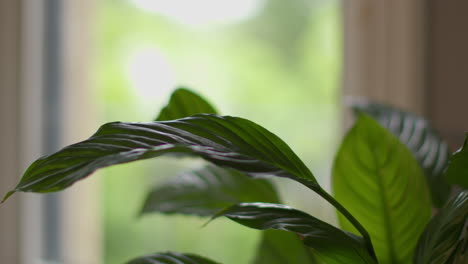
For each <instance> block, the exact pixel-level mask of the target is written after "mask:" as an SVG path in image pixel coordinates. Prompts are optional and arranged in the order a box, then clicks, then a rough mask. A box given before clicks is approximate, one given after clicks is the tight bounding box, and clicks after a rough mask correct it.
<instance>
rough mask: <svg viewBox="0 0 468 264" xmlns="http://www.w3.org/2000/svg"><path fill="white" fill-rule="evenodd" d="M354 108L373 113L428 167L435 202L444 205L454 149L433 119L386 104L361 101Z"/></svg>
mask: <svg viewBox="0 0 468 264" xmlns="http://www.w3.org/2000/svg"><path fill="white" fill-rule="evenodd" d="M353 108H354V110H355V111H356V112H357V113H360V112H364V113H366V114H368V115H370V116H371V117H373V118H374V119H375V120H377V121H378V122H379V123H380V124H381V125H382V126H383V127H385V128H387V129H388V130H389V131H390V132H392V133H393V135H395V136H396V137H397V138H398V139H400V141H401V142H402V143H403V144H405V145H406V147H407V148H409V150H410V151H411V152H412V153H413V155H414V156H415V157H416V160H417V161H418V163H419V165H420V166H421V167H423V168H424V171H425V175H426V178H427V182H428V184H429V187H430V189H431V197H432V202H433V204H434V206H436V207H441V206H443V205H444V203H445V202H446V201H447V199H448V197H449V194H450V188H451V187H450V185H449V184H448V183H447V182H446V180H445V179H444V177H443V172H444V170H445V168H446V167H447V163H448V159H449V156H450V152H449V149H448V145H447V143H446V142H445V141H444V140H442V138H441V137H440V136H439V134H438V133H437V132H436V131H435V129H434V128H433V127H432V126H431V124H430V122H429V121H428V120H426V119H424V118H422V117H419V116H417V115H414V114H412V113H408V112H404V111H401V110H399V109H396V108H394V107H391V106H388V105H384V104H377V103H359V104H355V105H353Z"/></svg>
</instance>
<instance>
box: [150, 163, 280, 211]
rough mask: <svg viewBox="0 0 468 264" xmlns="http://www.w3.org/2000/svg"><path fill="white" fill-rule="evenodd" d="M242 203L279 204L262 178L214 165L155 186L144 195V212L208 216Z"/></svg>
mask: <svg viewBox="0 0 468 264" xmlns="http://www.w3.org/2000/svg"><path fill="white" fill-rule="evenodd" d="M241 202H269V203H278V202H279V198H278V195H277V192H276V190H275V188H274V187H273V185H272V184H271V183H270V182H269V181H268V180H265V179H252V178H249V177H247V176H246V175H245V174H243V173H241V172H238V171H234V170H230V169H224V168H220V167H215V166H206V167H204V168H202V169H198V170H194V171H191V172H186V173H183V174H180V175H178V176H176V177H175V178H173V179H171V180H169V181H168V182H166V183H164V184H162V185H159V186H157V187H155V188H154V189H153V190H152V191H151V192H150V193H149V195H148V196H147V198H146V201H145V204H144V206H143V213H151V212H161V213H180V214H194V215H199V216H211V215H213V214H214V213H216V212H218V211H219V210H221V209H223V208H226V207H228V206H231V205H234V204H237V203H241Z"/></svg>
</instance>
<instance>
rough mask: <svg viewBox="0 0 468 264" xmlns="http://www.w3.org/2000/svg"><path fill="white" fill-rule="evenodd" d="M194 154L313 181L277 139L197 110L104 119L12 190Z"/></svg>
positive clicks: (54, 185)
mask: <svg viewBox="0 0 468 264" xmlns="http://www.w3.org/2000/svg"><path fill="white" fill-rule="evenodd" d="M169 153H172V154H178V155H179V156H181V155H182V156H198V157H201V158H203V159H205V160H207V161H210V162H212V163H214V164H216V165H218V166H223V167H228V168H232V169H237V170H239V171H242V172H244V173H246V174H248V175H250V176H262V175H272V176H278V177H287V178H291V179H294V180H296V181H299V182H301V183H303V184H305V185H307V186H309V187H310V186H312V187H316V186H317V181H316V180H315V178H314V176H313V175H312V173H311V172H310V171H309V169H308V168H307V167H306V166H305V165H304V163H303V162H302V161H301V160H300V159H299V158H298V157H297V156H296V154H294V152H293V151H292V150H291V149H290V148H289V146H287V145H286V143H284V142H283V141H282V140H281V139H280V138H278V137H277V136H276V135H274V134H272V133H271V132H269V131H268V130H266V129H265V128H263V127H261V126H259V125H257V124H255V123H253V122H251V121H249V120H246V119H242V118H238V117H231V116H217V115H208V114H200V115H195V116H192V117H187V118H182V119H178V120H173V121H160V122H149V123H121V122H113V123H107V124H105V125H103V126H101V128H99V130H98V131H97V132H96V133H95V134H94V135H93V136H92V137H91V138H89V139H88V140H85V141H82V142H79V143H76V144H73V145H70V146H68V147H66V148H64V149H62V150H60V151H58V152H56V153H54V154H52V155H50V156H45V157H42V158H40V159H39V160H37V161H35V162H34V163H33V164H32V165H31V166H30V167H29V168H28V169H27V170H26V172H25V173H24V175H23V177H22V179H21V181H20V182H19V184H18V185H17V186H16V188H15V189H14V190H13V191H11V192H10V193H8V194H7V196H6V198H7V197H8V196H9V195H11V194H12V193H13V192H17V191H30V192H52V191H59V190H62V189H64V188H66V187H68V186H70V185H72V184H73V183H75V182H76V181H78V180H80V179H83V178H85V177H86V176H88V175H89V174H91V173H93V172H94V171H95V170H97V169H100V168H104V167H108V166H111V165H116V164H121V163H126V162H132V161H137V160H144V159H149V158H154V157H157V156H160V155H164V154H169Z"/></svg>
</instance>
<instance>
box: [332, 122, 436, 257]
mask: <svg viewBox="0 0 468 264" xmlns="http://www.w3.org/2000/svg"><path fill="white" fill-rule="evenodd" d="M333 189H334V194H335V197H336V199H337V200H338V201H339V202H341V204H342V205H343V206H344V207H346V208H347V209H348V210H349V212H350V213H351V214H352V215H353V216H354V217H356V219H357V220H358V221H359V222H360V223H361V224H362V225H363V226H365V227H366V229H367V230H368V232H369V234H370V236H371V239H372V242H373V244H374V246H375V250H376V254H377V258H378V260H379V263H383V264H385V263H409V262H410V261H411V259H412V254H413V250H414V248H415V246H416V243H417V240H418V237H419V235H420V234H421V233H422V231H423V229H424V226H425V225H426V223H427V222H428V221H429V218H430V216H431V201H430V196H429V190H428V187H427V183H426V181H425V179H424V176H423V172H422V170H421V168H420V166H419V165H418V163H417V161H416V160H415V159H414V157H413V155H412V154H411V152H410V151H409V150H408V149H407V148H406V147H405V146H404V145H403V144H402V143H400V141H399V140H398V139H397V138H396V137H394V136H393V135H392V134H391V133H389V132H388V131H387V130H386V129H385V128H383V127H381V126H380V125H379V124H378V123H377V122H376V121H374V120H373V119H372V118H370V117H369V116H367V115H364V114H363V115H361V116H360V117H359V119H358V120H357V122H356V124H355V125H354V127H353V128H352V129H351V130H350V131H349V132H348V133H347V135H346V136H345V139H344V141H343V143H342V145H341V147H340V149H339V152H338V154H337V157H336V160H335V164H334V167H333ZM339 220H340V224H341V226H342V227H343V228H344V229H345V230H348V231H352V232H356V230H355V229H354V227H353V226H352V225H351V224H350V223H349V222H348V221H347V219H345V218H344V217H343V216H342V215H341V214H340V215H339Z"/></svg>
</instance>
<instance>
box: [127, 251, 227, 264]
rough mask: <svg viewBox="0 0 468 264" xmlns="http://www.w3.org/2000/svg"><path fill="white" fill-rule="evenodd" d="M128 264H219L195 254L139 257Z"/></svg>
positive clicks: (161, 254) (167, 253) (170, 253)
mask: <svg viewBox="0 0 468 264" xmlns="http://www.w3.org/2000/svg"><path fill="white" fill-rule="evenodd" d="M127 264H219V263H218V262H214V261H212V260H209V259H206V258H204V257H200V256H197V255H194V254H186V253H184V254H181V253H174V252H166V253H159V254H154V255H148V256H143V257H139V258H136V259H133V260H130V261H129V262H127Z"/></svg>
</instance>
